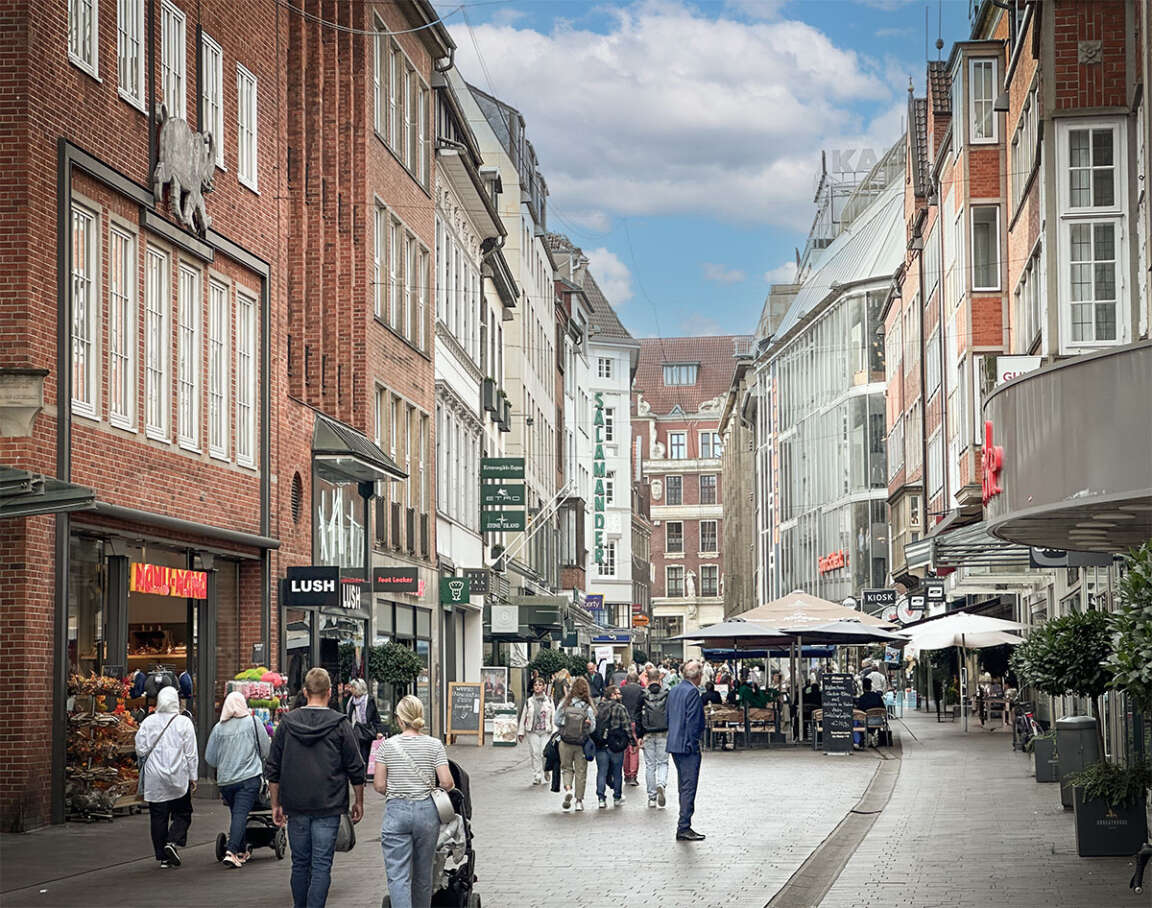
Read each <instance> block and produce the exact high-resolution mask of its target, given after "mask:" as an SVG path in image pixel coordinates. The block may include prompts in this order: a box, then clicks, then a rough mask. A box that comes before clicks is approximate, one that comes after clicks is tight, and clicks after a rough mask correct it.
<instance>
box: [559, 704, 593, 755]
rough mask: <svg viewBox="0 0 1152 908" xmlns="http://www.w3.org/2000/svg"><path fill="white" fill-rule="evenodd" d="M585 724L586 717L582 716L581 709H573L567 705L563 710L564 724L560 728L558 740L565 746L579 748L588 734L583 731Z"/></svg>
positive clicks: (582, 711)
mask: <svg viewBox="0 0 1152 908" xmlns="http://www.w3.org/2000/svg"><path fill="white" fill-rule="evenodd" d="M587 723H588V717H587V716H586V715H585V714H584V709H583V707H581V708H579V709H574V708H573V707H572V705H571V704H570V705H568V706H567V707H565V709H564V724H563V725H562V726H560V740H561V741H563V742H564V743H565V744H571V745H573V746H575V747H580V746H581V745H582V744H583V743H584V742H585V741H587V740H588V732H587V731H585V730H584V726H585V725H586V724H587Z"/></svg>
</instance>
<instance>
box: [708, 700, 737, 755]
mask: <svg viewBox="0 0 1152 908" xmlns="http://www.w3.org/2000/svg"><path fill="white" fill-rule="evenodd" d="M704 714H705V719H706V722H707V730H708V747H709V748H710V749H713V750H714V749H715V748H716V738H717V736H719V735H723V736H725V737H727V736H729V735H730V736H731V737H732V739H733V744H735V738H736V735H737V733H738V732H742V731H743V730H744V710H742V709H739V708H737V707H733V706H716V705H714V704H709V706H708V708H707V709H706V710H705V711H704Z"/></svg>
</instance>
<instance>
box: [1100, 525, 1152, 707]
mask: <svg viewBox="0 0 1152 908" xmlns="http://www.w3.org/2000/svg"><path fill="white" fill-rule="evenodd" d="M1126 561H1127V567H1128V572H1127V573H1126V574H1125V575H1124V577H1123V579H1122V580H1121V581H1120V589H1119V596H1118V599H1119V601H1120V605H1119V607H1118V608H1117V609H1116V611H1115V612H1114V613H1113V615H1112V621H1113V624H1112V628H1113V634H1114V636H1113V651H1112V654H1111V655H1110V656H1109V657H1108V659H1107V663H1106V666H1107V668H1108V669H1109V670H1110V671H1111V672H1112V673H1113V676H1112V680H1111V686H1112V687H1113V688H1115V689H1116V690H1119V691H1121V692H1123V693H1124V694H1126V695H1127V696H1128V699H1129V700H1130V701H1131V702H1132V704H1133V706H1134V707H1135V708H1137V709H1139V710H1141V711H1142V712H1152V540H1149V541H1148V542H1146V543H1144V545H1142V546H1141V547H1140V548H1138V549H1136V550H1134V551H1133V552H1132V553H1131V554H1130V555H1128V556H1127V558H1126Z"/></svg>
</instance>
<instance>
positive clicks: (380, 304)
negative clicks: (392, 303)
mask: <svg viewBox="0 0 1152 908" xmlns="http://www.w3.org/2000/svg"><path fill="white" fill-rule="evenodd" d="M373 227H374V231H373V241H372V311H373V312H375V313H376V317H377V318H383V316H384V297H385V291H386V289H387V286H388V285H387V284H386V283H385V282H384V258H385V256H386V255H387V245H388V210H387V209H386V208H384V207H383V206H381V205H377V206H376V217H375V219H374V221H373Z"/></svg>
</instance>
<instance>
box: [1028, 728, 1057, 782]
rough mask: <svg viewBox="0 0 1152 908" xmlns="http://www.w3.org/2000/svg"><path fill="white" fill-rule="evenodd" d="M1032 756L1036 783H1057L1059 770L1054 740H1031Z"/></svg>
mask: <svg viewBox="0 0 1152 908" xmlns="http://www.w3.org/2000/svg"><path fill="white" fill-rule="evenodd" d="M1032 756H1033V757H1034V758H1035V760H1036V781H1037V782H1059V781H1060V768H1059V764H1058V761H1057V759H1056V740H1055V739H1054V738H1033V739H1032Z"/></svg>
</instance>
